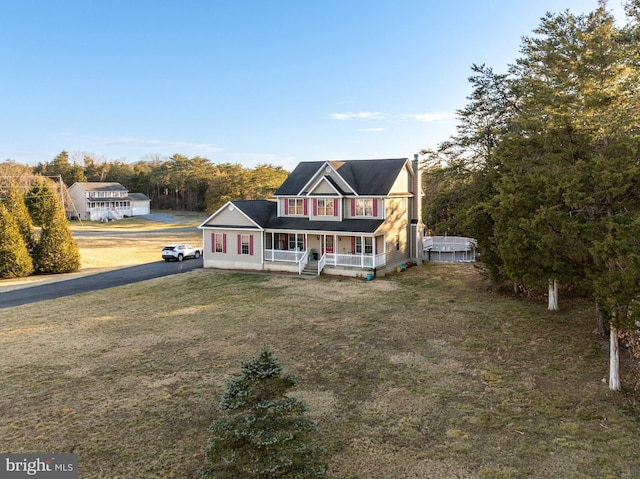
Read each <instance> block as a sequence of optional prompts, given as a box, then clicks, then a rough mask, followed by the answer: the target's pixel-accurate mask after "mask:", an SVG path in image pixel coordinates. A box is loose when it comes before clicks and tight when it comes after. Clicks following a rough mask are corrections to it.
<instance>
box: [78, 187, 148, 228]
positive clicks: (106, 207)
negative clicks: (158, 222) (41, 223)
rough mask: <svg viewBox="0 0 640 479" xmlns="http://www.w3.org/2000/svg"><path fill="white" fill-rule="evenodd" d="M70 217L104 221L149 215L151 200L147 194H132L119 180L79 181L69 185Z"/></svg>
mask: <svg viewBox="0 0 640 479" xmlns="http://www.w3.org/2000/svg"><path fill="white" fill-rule="evenodd" d="M68 193H69V197H70V198H71V204H69V205H68V206H67V214H68V216H69V217H72V218H73V217H76V218H78V219H80V220H90V221H100V220H113V219H122V218H123V217H125V216H139V215H148V214H149V212H150V204H151V200H150V199H149V197H148V196H147V195H145V194H143V193H129V190H128V189H126V188H125V187H124V186H122V185H121V184H120V183H116V182H76V183H74V184H73V185H71V186H70V187H69V191H68Z"/></svg>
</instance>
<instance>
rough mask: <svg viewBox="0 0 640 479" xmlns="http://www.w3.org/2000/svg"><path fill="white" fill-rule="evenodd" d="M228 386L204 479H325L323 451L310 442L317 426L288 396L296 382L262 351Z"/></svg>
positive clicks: (214, 427)
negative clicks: (284, 373)
mask: <svg viewBox="0 0 640 479" xmlns="http://www.w3.org/2000/svg"><path fill="white" fill-rule="evenodd" d="M241 371H242V374H241V375H240V376H239V377H238V378H236V379H233V380H231V381H229V382H228V383H227V391H226V392H225V394H224V395H223V397H222V400H221V401H220V409H221V411H222V414H223V417H222V418H221V419H218V420H215V421H214V422H213V423H212V424H211V426H210V428H209V432H210V437H209V441H208V444H207V446H206V449H205V455H206V465H205V467H204V468H203V469H202V474H201V478H202V479H214V478H216V479H254V478H255V479H270V478H297V479H304V478H326V477H327V476H326V470H327V466H326V464H325V463H324V461H323V459H322V449H320V448H319V447H315V446H312V445H311V444H309V441H310V440H311V438H312V434H313V433H314V432H315V431H316V425H315V423H313V422H312V421H310V420H309V419H306V418H305V416H304V414H305V413H306V411H307V407H306V406H305V405H304V403H302V402H301V401H300V400H298V399H296V398H293V397H289V396H288V395H287V393H288V392H289V390H290V389H291V388H292V387H293V386H294V385H295V384H296V383H297V380H296V379H295V377H294V376H292V375H289V374H287V375H283V368H282V366H281V365H280V362H279V361H278V360H277V359H276V358H275V357H274V356H273V353H272V352H271V351H270V350H269V349H267V348H263V349H262V351H261V352H260V353H259V354H258V356H257V357H256V358H254V359H253V360H251V361H248V362H243V363H242V366H241Z"/></svg>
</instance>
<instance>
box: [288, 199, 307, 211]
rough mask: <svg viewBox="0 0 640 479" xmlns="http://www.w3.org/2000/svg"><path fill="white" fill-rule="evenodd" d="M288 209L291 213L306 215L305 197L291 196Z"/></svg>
mask: <svg viewBox="0 0 640 479" xmlns="http://www.w3.org/2000/svg"><path fill="white" fill-rule="evenodd" d="M288 201H289V203H288V211H289V214H290V215H304V199H303V198H289V200H288Z"/></svg>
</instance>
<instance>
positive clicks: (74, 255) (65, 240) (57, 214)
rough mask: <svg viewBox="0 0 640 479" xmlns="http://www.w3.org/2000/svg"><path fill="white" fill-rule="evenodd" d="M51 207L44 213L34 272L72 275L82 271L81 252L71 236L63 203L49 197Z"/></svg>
mask: <svg viewBox="0 0 640 479" xmlns="http://www.w3.org/2000/svg"><path fill="white" fill-rule="evenodd" d="M48 198H49V199H50V200H51V203H52V204H51V206H50V208H49V209H48V210H46V211H43V212H42V220H43V224H42V231H41V232H40V238H39V239H38V241H37V243H36V246H35V248H34V252H33V263H34V270H35V272H36V273H39V274H58V273H71V272H73V271H77V270H78V269H80V251H79V250H78V245H77V244H76V241H75V239H74V238H73V236H72V234H71V228H70V227H69V222H68V221H67V217H66V215H65V213H64V208H63V206H62V201H61V200H60V199H59V198H58V197H57V195H54V196H50V197H48Z"/></svg>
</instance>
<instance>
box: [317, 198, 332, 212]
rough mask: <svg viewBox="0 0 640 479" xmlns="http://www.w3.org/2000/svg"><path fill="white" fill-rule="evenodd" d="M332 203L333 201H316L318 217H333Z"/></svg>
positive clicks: (321, 199)
mask: <svg viewBox="0 0 640 479" xmlns="http://www.w3.org/2000/svg"><path fill="white" fill-rule="evenodd" d="M334 201H335V200H333V199H323V198H320V199H318V216H333V213H334Z"/></svg>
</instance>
